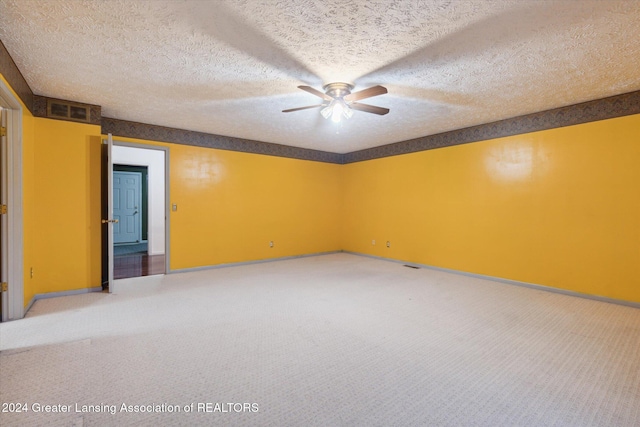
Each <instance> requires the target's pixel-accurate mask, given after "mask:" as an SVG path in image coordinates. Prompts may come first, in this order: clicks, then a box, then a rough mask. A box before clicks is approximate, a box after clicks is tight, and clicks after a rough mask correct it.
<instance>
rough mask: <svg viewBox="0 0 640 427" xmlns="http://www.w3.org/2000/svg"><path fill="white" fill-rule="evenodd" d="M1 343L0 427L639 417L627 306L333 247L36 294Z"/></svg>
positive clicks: (535, 422) (632, 311) (636, 326)
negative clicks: (13, 407) (102, 287)
mask: <svg viewBox="0 0 640 427" xmlns="http://www.w3.org/2000/svg"><path fill="white" fill-rule="evenodd" d="M0 350H1V351H0V384H2V387H0V402H20V403H26V404H27V405H29V406H28V407H29V409H30V410H29V411H28V412H21V413H18V412H8V413H0V424H1V425H3V426H17V425H20V426H22V425H149V426H151V425H224V426H392V425H401V426H429V425H437V426H470V425H473V426H515V425H520V426H617V427H619V426H638V425H640V309H638V308H634V307H628V306H623V305H617V304H611V303H607V302H602V301H594V300H590V299H585V298H579V297H574V296H568V295H562V294H559V293H552V292H547V291H543V290H538V289H531V288H526V287H520V286H515V285H508V284H504V283H499V282H495V281H490V280H486V279H480V278H475V277H469V276H465V275H460V274H453V273H447V272H443V271H438V270H433V269H427V268H419V269H414V268H407V267H405V266H403V265H402V264H400V263H396V262H390V261H384V260H380V259H373V258H369V257H364V256H358V255H353V254H347V253H336V254H328V255H322V256H313V257H305V258H298V259H290V260H282V261H274V262H266V263H257V264H252V265H243V266H233V267H225V268H217V269H210V270H199V271H191V272H186V273H176V274H170V275H159V276H148V277H141V278H136V279H124V280H120V281H116V282H115V289H113V293H111V294H108V293H101V292H96V293H87V294H80V295H73V296H66V297H59V298H50V299H40V300H37V301H36V302H35V303H34V305H33V307H32V308H31V310H30V311H29V312H28V313H27V316H26V318H25V319H22V320H16V321H12V322H6V323H0ZM34 404H41V405H45V404H46V405H68V406H67V407H69V408H71V409H72V410H71V411H70V412H56V413H53V412H43V411H40V412H38V411H34V410H31V407H32V405H34ZM76 404H77V405H78V407H79V408H80V409H81V410H80V412H77V411H76V406H75V405H76ZM207 404H209V406H207ZM216 404H217V406H216ZM229 404H231V406H230V405H229ZM235 404H238V405H236V406H233V405H235ZM123 405H124V406H123ZM134 405H138V406H137V408H138V411H137V412H133V411H131V412H130V411H129V410H128V409H127V408H131V409H133V408H134ZM191 405H193V406H191ZM89 406H91V407H92V408H93V409H94V410H93V411H82V408H83V407H89ZM96 407H97V408H99V409H100V410H98V411H96V410H95V409H96ZM123 407H124V409H123ZM141 407H143V410H140V408H141ZM169 408H171V410H172V411H173V412H170V410H169ZM185 408H186V409H185ZM189 408H194V409H193V410H190V409H189ZM198 408H201V410H198ZM206 408H210V409H211V412H207V410H206ZM216 408H218V409H217V410H216Z"/></svg>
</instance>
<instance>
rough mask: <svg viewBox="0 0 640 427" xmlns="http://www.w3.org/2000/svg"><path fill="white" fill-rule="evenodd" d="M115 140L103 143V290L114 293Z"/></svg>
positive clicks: (109, 137) (115, 220)
mask: <svg viewBox="0 0 640 427" xmlns="http://www.w3.org/2000/svg"><path fill="white" fill-rule="evenodd" d="M112 151H113V138H112V136H111V134H109V135H108V136H107V140H106V141H103V142H102V195H101V196H102V290H103V291H106V290H108V291H109V292H113V224H117V223H118V220H117V219H113V154H112Z"/></svg>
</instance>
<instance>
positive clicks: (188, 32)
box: [0, 0, 640, 153]
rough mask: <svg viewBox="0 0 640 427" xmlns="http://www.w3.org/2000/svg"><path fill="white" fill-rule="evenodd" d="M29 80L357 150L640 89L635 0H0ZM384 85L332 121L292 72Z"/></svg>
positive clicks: (110, 103) (310, 78) (242, 129)
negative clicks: (381, 111)
mask: <svg viewBox="0 0 640 427" xmlns="http://www.w3.org/2000/svg"><path fill="white" fill-rule="evenodd" d="M0 40H2V42H3V43H4V44H5V46H6V47H7V50H8V51H9V53H10V54H11V56H12V57H13V59H14V61H15V62H16V64H17V66H18V68H19V69H20V70H21V71H22V73H23V75H24V77H25V78H26V80H27V82H28V83H29V85H30V86H31V88H32V90H33V91H34V93H36V94H38V95H43V96H49V97H55V98H62V99H68V100H72V101H78V102H86V103H92V104H98V105H101V106H102V114H103V115H104V116H107V117H112V118H117V119H124V120H132V121H138V122H143V123H150V124H156V125H162V126H169V127H175V128H180V129H188V130H195V131H201V132H207V133H213V134H218V135H227V136H234V137H240V138H247V139H254V140H258V141H266V142H273V143H279V144H285V145H292V146H298V147H304V148H311V149H317V150H324V151H331V152H336V153H346V152H351V151H355V150H360V149H364V148H369V147H374V146H379V145H384V144H388V143H392V142H397V141H402V140H407V139H412V138H417V137H421V136H426V135H431V134H435V133H440V132H444V131H448V130H453V129H459V128H463V127H467V126H472V125H477V124H482V123H487V122H492V121H496V120H500V119H505V118H509V117H514V116H518V115H522V114H527V113H532V112H537V111H542V110H546V109H550V108H555V107H560V106H565V105H570V104H575V103H579V102H583V101H588V100H593V99H598V98H603V97H606V96H611V95H617V94H620V93H625V92H630V91H635V90H640V71H639V70H640V1H636V0H624V1H616V0H606V1H605V0H596V1H589V0H582V1H578V0H575V1H574V0H557V1H555V0H548V1H544V0H536V1H534V0H531V1H522V0H515V1H495V0H493V1H492V0H451V1H447V0H428V1H419V0H396V1H393V0H323V1H315V0H228V1H223V0H217V1H190V0H186V1H159V0H157V1H135V0H110V1H79V0H78V1H73V0H67V1H57V0H56V1H52V0H37V1H28V0H17V1H12V0H0ZM334 81H345V82H349V83H353V84H355V89H354V90H356V91H357V90H361V89H364V88H366V87H369V86H371V85H376V84H380V85H383V86H385V87H387V88H388V90H389V93H388V94H386V95H382V96H378V97H375V98H370V99H367V100H363V101H362V102H365V103H369V104H373V105H378V106H381V107H386V108H390V109H391V112H390V113H389V114H387V115H386V116H376V115H373V114H367V113H364V112H359V111H356V112H355V114H354V116H353V117H352V118H351V119H350V120H347V121H343V122H342V123H340V124H338V125H336V124H334V123H332V122H331V121H327V120H324V119H323V118H322V117H321V115H320V113H319V110H318V109H313V110H304V111H299V112H294V113H287V114H285V113H282V112H281V110H283V109H287V108H294V107H301V106H305V105H312V104H317V103H319V102H318V101H319V100H320V99H319V98H316V97H314V96H313V95H310V94H309V93H306V92H303V91H301V90H299V89H297V88H296V86H298V85H300V84H306V85H310V86H313V87H316V88H318V89H320V88H321V87H322V85H323V84H326V83H330V82H334Z"/></svg>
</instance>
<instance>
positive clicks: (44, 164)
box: [25, 117, 101, 297]
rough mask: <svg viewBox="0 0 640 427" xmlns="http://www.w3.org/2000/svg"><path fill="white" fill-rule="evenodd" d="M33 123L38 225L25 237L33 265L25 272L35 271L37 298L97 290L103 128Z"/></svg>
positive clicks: (47, 121) (48, 121)
mask: <svg viewBox="0 0 640 427" xmlns="http://www.w3.org/2000/svg"><path fill="white" fill-rule="evenodd" d="M34 121H35V131H34V134H35V149H34V156H33V157H34V166H33V172H34V177H33V181H34V187H35V195H34V200H33V201H32V202H31V203H32V204H33V209H34V213H33V215H34V224H33V228H32V231H31V233H32V235H31V236H30V237H29V238H27V236H25V240H27V241H29V242H30V244H32V245H33V247H34V259H33V261H32V262H31V263H26V262H25V270H27V271H28V270H29V269H30V268H33V271H34V277H33V279H30V280H31V281H32V282H33V289H34V291H35V293H36V294H40V293H47V292H59V291H67V290H75V289H83V288H91V287H99V286H101V266H100V259H101V258H100V257H101V255H100V254H101V252H100V251H101V249H100V227H101V225H100V126H97V125H87V124H80V123H72V122H66V121H60V120H51V119H45V118H40V117H36V118H35V119H34ZM25 280H27V279H25ZM25 297H26V295H25Z"/></svg>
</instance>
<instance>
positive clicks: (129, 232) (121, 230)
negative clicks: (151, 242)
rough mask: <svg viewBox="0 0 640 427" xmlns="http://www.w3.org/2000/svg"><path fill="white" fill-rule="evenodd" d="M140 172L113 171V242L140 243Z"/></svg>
mask: <svg viewBox="0 0 640 427" xmlns="http://www.w3.org/2000/svg"><path fill="white" fill-rule="evenodd" d="M141 208H142V174H141V173H140V172H113V219H117V220H118V222H116V223H114V224H113V242H114V243H116V244H119V243H140V241H141V240H142V215H141Z"/></svg>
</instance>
